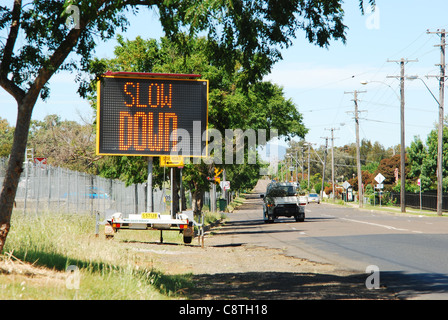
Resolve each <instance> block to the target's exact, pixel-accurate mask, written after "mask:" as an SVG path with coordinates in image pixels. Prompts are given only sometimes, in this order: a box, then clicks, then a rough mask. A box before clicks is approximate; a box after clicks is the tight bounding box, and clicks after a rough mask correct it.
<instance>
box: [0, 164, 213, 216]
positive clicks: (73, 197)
mask: <svg viewBox="0 0 448 320" xmlns="http://www.w3.org/2000/svg"><path fill="white" fill-rule="evenodd" d="M7 163H8V160H7V159H4V158H0V183H1V184H3V179H4V177H5V173H6V167H7ZM23 169H24V171H23V173H22V175H21V178H20V182H19V186H18V189H17V194H16V198H15V203H14V206H15V210H22V211H23V212H24V213H25V214H27V213H35V214H39V213H42V212H65V213H76V214H78V213H80V214H82V213H84V214H85V213H91V214H94V213H100V214H101V216H103V217H104V216H108V215H110V214H111V213H113V212H121V213H123V214H124V215H125V216H127V215H129V214H133V213H141V212H145V211H146V204H147V186H146V184H134V185H131V186H128V187H126V186H125V183H124V182H122V181H119V180H114V179H106V178H102V177H99V176H95V175H89V174H86V173H83V172H76V171H71V170H68V169H64V168H60V167H52V166H49V165H42V164H36V163H33V162H32V161H28V162H26V163H24V167H23ZM167 195H169V187H168V188H166V189H162V190H160V189H154V190H153V206H154V211H156V212H161V213H169V210H170V203H169V201H165V199H166V196H167ZM204 200H205V201H204V203H205V204H207V202H209V201H210V200H209V194H208V193H206V195H205V198H204ZM190 205H191V195H189V194H188V193H187V207H190Z"/></svg>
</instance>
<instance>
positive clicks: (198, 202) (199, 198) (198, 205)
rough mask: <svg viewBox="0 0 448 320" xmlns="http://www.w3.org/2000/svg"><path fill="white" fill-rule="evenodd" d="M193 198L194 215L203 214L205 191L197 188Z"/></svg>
mask: <svg viewBox="0 0 448 320" xmlns="http://www.w3.org/2000/svg"><path fill="white" fill-rule="evenodd" d="M192 198H193V199H192V200H191V206H192V209H193V213H194V215H199V214H201V211H202V205H203V200H204V192H203V191H200V190H196V191H194V192H193V197H192Z"/></svg>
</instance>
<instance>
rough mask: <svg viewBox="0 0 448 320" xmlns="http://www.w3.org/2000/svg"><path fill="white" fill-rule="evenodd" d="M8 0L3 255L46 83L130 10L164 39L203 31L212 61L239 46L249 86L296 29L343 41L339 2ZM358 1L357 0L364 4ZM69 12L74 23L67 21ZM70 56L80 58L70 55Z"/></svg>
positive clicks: (2, 15) (83, 60)
mask: <svg viewBox="0 0 448 320" xmlns="http://www.w3.org/2000/svg"><path fill="white" fill-rule="evenodd" d="M11 1H12V4H10V5H9V6H8V5H2V6H0V31H1V32H2V33H4V34H7V35H8V36H7V38H6V40H5V41H2V42H0V86H1V87H2V88H3V89H5V90H6V91H7V92H8V93H9V94H11V95H12V96H13V97H14V99H15V100H16V102H17V109H18V115H17V122H16V126H15V132H14V140H13V144H12V148H11V157H10V161H9V163H8V168H7V173H6V177H5V179H4V182H3V186H2V191H1V194H0V252H2V251H3V247H4V244H5V241H6V238H7V235H8V232H9V229H10V220H11V214H12V209H13V203H14V198H15V195H16V191H17V186H18V182H19V179H20V175H21V172H22V163H23V161H24V157H25V151H26V144H27V141H28V129H29V126H30V121H31V115H32V112H33V108H34V106H35V104H36V102H37V100H38V98H39V96H40V97H42V98H43V99H45V98H47V97H48V95H49V87H48V81H49V80H50V78H51V77H52V76H53V75H54V74H55V73H56V72H58V71H60V70H76V69H78V70H85V69H86V68H87V65H88V63H87V62H88V60H89V59H90V57H91V53H92V50H93V49H94V47H95V44H96V40H97V39H100V40H101V41H103V40H106V39H109V38H111V37H113V36H114V33H115V29H116V28H119V27H121V28H125V27H126V24H127V20H126V15H125V12H126V10H127V9H128V10H131V11H132V12H136V11H138V8H139V6H140V5H143V6H147V7H153V8H156V9H157V10H158V12H159V17H160V22H161V24H162V26H163V29H164V31H165V33H166V34H167V35H168V36H169V37H172V36H176V35H177V34H178V33H179V31H184V30H187V31H188V32H189V33H190V34H195V33H199V32H203V33H205V34H207V35H208V37H209V38H211V39H214V40H216V44H217V46H216V48H215V49H216V50H215V52H216V55H215V58H216V59H224V60H227V59H229V58H230V61H232V59H231V58H232V57H233V56H234V55H236V54H237V51H235V49H239V52H242V70H241V73H242V74H243V75H244V76H245V78H246V79H247V83H250V82H251V81H254V80H256V79H261V77H262V75H263V74H262V73H261V74H260V70H259V69H257V68H253V64H254V63H255V64H256V63H257V61H262V62H263V63H264V64H267V65H272V64H273V63H275V62H276V61H278V60H279V59H281V54H280V49H281V48H283V47H287V46H289V45H290V44H291V41H292V39H293V38H294V36H295V33H296V31H297V30H298V29H302V30H304V31H305V32H306V36H307V38H308V39H309V41H310V42H311V43H315V44H317V45H319V46H328V44H329V41H330V40H331V39H336V40H342V41H345V28H346V27H345V26H344V24H343V23H342V19H343V15H344V12H343V10H342V7H341V3H342V0H327V1H314V0H294V1H281V0H264V1H251V0H235V1H226V0H208V1H205V2H203V1H195V0H173V1H155V0H120V1H119V0H72V1H62V0H59V1H58V0H54V1H40V0H30V1H27V2H26V3H22V0H11ZM363 2H364V1H363V0H359V5H360V7H361V9H362V5H363ZM369 3H370V4H373V3H374V0H369ZM67 9H68V10H67ZM70 16H71V17H72V18H73V22H74V25H72V27H71V28H70V27H69V26H67V24H66V20H67V18H69V17H70ZM71 53H74V54H75V55H74V56H73V57H75V56H76V57H77V59H79V60H78V61H76V60H73V59H68V57H69V55H70V54H71ZM254 55H256V56H257V61H255V62H254V61H253V59H252V57H253V56H254ZM67 60H68V61H67ZM265 71H266V70H265ZM267 71H269V70H267Z"/></svg>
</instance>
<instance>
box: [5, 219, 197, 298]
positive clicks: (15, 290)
mask: <svg viewBox="0 0 448 320" xmlns="http://www.w3.org/2000/svg"><path fill="white" fill-rule="evenodd" d="M11 222H12V224H11V231H10V232H9V235H8V238H7V241H6V246H5V248H4V253H5V254H4V255H3V260H7V259H8V257H10V258H9V259H11V260H14V259H12V258H11V257H15V258H16V259H18V260H20V261H24V262H29V263H33V264H34V266H39V267H43V268H42V269H43V270H46V271H47V273H48V272H50V273H51V277H50V278H51V279H50V280H51V281H50V280H49V278H48V277H47V278H45V277H36V276H32V277H27V275H26V273H24V274H17V273H12V274H9V273H7V272H1V271H2V270H1V269H0V288H1V290H0V299H74V298H76V299H88V300H96V299H102V300H107V299H132V300H135V299H173V298H174V299H176V298H183V296H182V292H183V290H184V289H185V288H188V287H191V286H192V281H191V275H188V274H187V275H166V274H164V273H163V270H155V269H154V268H153V266H152V264H153V263H152V261H151V259H150V258H149V257H148V255H145V254H143V253H141V252H138V251H137V250H130V249H129V246H128V245H127V244H128V243H129V242H131V241H135V242H145V243H146V242H152V241H159V232H158V231H148V232H144V231H122V232H119V233H118V234H117V235H116V237H115V239H113V240H105V238H104V236H103V235H102V234H101V232H100V236H99V237H95V235H94V231H95V219H94V218H93V217H91V216H89V215H73V214H70V215H69V214H57V213H51V214H50V213H47V214H39V215H38V216H36V215H33V214H30V215H23V214H22V213H18V212H14V214H13V218H12V221H11ZM164 240H165V241H166V242H179V244H181V243H182V235H179V234H178V233H177V232H173V231H171V232H164ZM71 265H74V266H77V268H79V272H80V273H79V279H80V285H79V289H78V290H74V289H70V288H68V286H67V277H68V274H67V273H66V269H67V267H68V266H71ZM39 279H40V281H39Z"/></svg>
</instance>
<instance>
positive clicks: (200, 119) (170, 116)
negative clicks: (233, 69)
mask: <svg viewBox="0 0 448 320" xmlns="http://www.w3.org/2000/svg"><path fill="white" fill-rule="evenodd" d="M129 74H130V75H127V76H115V75H114V76H104V77H102V78H101V80H100V81H98V110H97V112H98V114H97V153H98V154H103V155H106V154H107V155H135V156H137V155H142V156H164V155H170V154H171V155H173V154H174V155H182V156H192V157H195V156H197V157H199V156H202V154H203V151H204V148H206V143H207V142H206V140H207V139H203V138H202V136H203V133H204V132H206V130H207V105H208V81H207V80H198V79H183V78H168V77H165V78H162V77H154V76H148V77H144V76H143V77H142V76H132V74H131V73H129Z"/></svg>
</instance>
